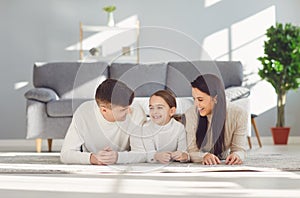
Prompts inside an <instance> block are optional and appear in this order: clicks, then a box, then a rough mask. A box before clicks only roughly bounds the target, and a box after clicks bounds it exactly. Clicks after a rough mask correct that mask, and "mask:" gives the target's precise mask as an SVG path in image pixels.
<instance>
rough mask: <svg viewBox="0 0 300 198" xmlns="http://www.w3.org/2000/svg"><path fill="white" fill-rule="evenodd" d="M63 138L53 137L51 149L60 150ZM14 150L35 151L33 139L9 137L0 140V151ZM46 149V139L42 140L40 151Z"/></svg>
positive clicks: (45, 150)
mask: <svg viewBox="0 0 300 198" xmlns="http://www.w3.org/2000/svg"><path fill="white" fill-rule="evenodd" d="M62 143H63V140H61V139H54V140H53V142H52V151H53V152H59V151H60V150H61V146H62ZM8 151H10V152H14V151H25V152H35V151H36V146H35V140H26V139H9V140H0V152H8ZM47 151H48V143H47V140H43V142H42V152H47Z"/></svg>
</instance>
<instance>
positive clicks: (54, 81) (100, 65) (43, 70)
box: [33, 62, 108, 99]
mask: <svg viewBox="0 0 300 198" xmlns="http://www.w3.org/2000/svg"><path fill="white" fill-rule="evenodd" d="M107 67H108V65H107V63H105V62H89V63H85V62H52V63H35V65H34V69H33V85H34V86H35V87H36V88H42V87H44V88H51V89H53V90H54V91H55V92H56V93H57V94H58V96H59V97H61V98H69V99H70V98H94V95H95V90H96V88H97V87H98V85H99V84H100V83H101V82H102V81H104V80H105V79H107V78H108V69H107Z"/></svg>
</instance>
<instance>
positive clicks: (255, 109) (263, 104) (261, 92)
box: [250, 81, 277, 115]
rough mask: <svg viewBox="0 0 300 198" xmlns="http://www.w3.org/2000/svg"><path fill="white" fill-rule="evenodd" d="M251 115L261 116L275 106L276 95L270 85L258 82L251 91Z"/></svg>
mask: <svg viewBox="0 0 300 198" xmlns="http://www.w3.org/2000/svg"><path fill="white" fill-rule="evenodd" d="M250 98H251V99H250V101H251V113H254V114H256V115H259V114H262V113H264V112H266V111H268V110H270V109H272V108H274V107H275V106H276V103H277V95H276V93H275V91H274V88H273V87H272V85H271V84H270V83H268V82H266V81H260V82H259V83H257V84H256V85H255V89H252V90H251V95H250Z"/></svg>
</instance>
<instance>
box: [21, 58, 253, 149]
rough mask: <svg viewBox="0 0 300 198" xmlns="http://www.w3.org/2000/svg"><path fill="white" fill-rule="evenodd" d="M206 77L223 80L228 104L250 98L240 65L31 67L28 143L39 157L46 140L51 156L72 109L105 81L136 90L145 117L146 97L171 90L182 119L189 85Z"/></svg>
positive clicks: (71, 64)
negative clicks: (31, 142) (197, 79)
mask: <svg viewBox="0 0 300 198" xmlns="http://www.w3.org/2000/svg"><path fill="white" fill-rule="evenodd" d="M204 73H213V74H216V75H219V76H220V77H221V78H222V79H223V82H224V85H225V88H226V89H225V92H226V96H228V100H229V101H234V100H235V101H242V100H238V99H240V98H245V97H246V96H247V95H248V94H249V90H248V89H246V88H243V87H241V85H242V81H243V70H242V64H241V63H240V62H233V61H193V62H168V63H156V64H126V63H113V64H111V65H108V64H107V63H105V62H53V63H36V64H34V67H33V85H34V88H33V89H30V90H29V91H27V92H26V93H25V97H26V99H27V107H26V113H27V136H26V138H27V139H36V140H37V141H36V144H37V145H36V150H37V152H40V151H41V141H42V139H48V150H49V151H51V145H52V139H63V138H64V136H65V134H66V132H67V129H68V127H69V124H70V122H71V119H72V115H73V113H74V111H75V110H76V108H77V107H78V106H79V105H80V104H81V103H82V102H84V101H87V100H93V99H94V94H95V90H96V87H97V86H98V85H99V84H100V83H101V82H102V81H103V80H105V79H107V78H113V79H118V80H121V81H123V82H125V83H126V84H127V85H128V86H129V87H131V88H132V89H133V90H135V96H136V98H135V99H134V103H139V104H140V105H141V106H142V107H143V108H144V110H145V112H146V113H147V112H148V99H149V96H150V95H151V94H152V93H154V92H155V91H157V90H160V89H170V90H172V91H173V92H174V93H175V94H176V96H177V103H178V108H177V113H178V114H182V113H184V112H185V111H186V110H187V108H189V107H190V106H191V105H193V100H192V97H191V87H190V82H191V81H192V80H194V79H195V78H196V77H197V76H198V75H199V74H204ZM246 103H247V102H246ZM242 105H243V106H245V105H244V104H242ZM249 117H250V114H249ZM249 121H250V118H249Z"/></svg>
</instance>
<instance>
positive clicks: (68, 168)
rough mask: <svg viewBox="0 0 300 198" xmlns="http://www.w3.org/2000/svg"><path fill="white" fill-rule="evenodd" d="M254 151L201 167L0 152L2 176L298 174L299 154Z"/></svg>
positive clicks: (185, 164) (266, 150)
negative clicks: (72, 161) (67, 160)
mask: <svg viewBox="0 0 300 198" xmlns="http://www.w3.org/2000/svg"><path fill="white" fill-rule="evenodd" d="M288 153H289V152H282V151H280V152H277V151H269V150H268V149H253V150H249V151H248V153H247V158H246V160H245V161H244V164H243V165H235V166H228V165H225V164H220V165H216V166H203V165H200V164H196V163H170V164H167V165H162V164H149V163H141V164H130V165H112V166H91V165H65V164H62V163H61V162H60V160H59V153H57V152H56V153H31V152H21V153H16V152H3V153H0V173H2V174H4V173H5V174H95V173H150V172H151V173H153V172H159V173H168V172H182V173H197V172H207V171H280V170H284V171H300V154H298V155H295V154H293V155H289V154H288Z"/></svg>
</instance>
